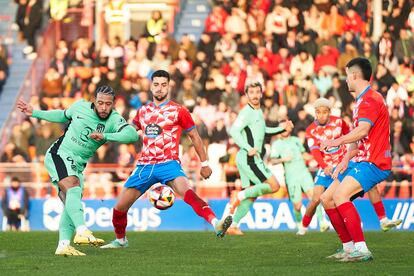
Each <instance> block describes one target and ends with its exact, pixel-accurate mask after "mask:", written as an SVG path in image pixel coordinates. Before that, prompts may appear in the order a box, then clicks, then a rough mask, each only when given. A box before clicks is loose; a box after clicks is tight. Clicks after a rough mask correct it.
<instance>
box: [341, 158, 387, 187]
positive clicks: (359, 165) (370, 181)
mask: <svg viewBox="0 0 414 276" xmlns="http://www.w3.org/2000/svg"><path fill="white" fill-rule="evenodd" d="M390 173H391V171H390V170H381V169H379V168H378V167H377V166H376V165H375V164H373V163H370V162H349V166H348V169H347V170H346V171H345V173H344V174H346V176H352V177H353V178H354V179H355V180H356V181H358V182H359V185H361V187H362V189H363V190H364V193H366V192H368V191H369V190H371V189H372V187H374V186H375V185H377V184H378V183H380V182H382V181H384V180H385V179H387V177H388V175H390ZM341 181H342V180H341Z"/></svg>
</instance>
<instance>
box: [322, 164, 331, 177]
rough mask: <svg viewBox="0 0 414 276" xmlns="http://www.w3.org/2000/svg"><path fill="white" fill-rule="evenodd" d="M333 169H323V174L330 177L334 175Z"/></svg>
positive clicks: (329, 166)
mask: <svg viewBox="0 0 414 276" xmlns="http://www.w3.org/2000/svg"><path fill="white" fill-rule="evenodd" d="M332 171H333V167H332V166H331V165H328V166H327V167H326V168H325V169H323V173H324V174H325V175H327V176H330V175H331V174H332Z"/></svg>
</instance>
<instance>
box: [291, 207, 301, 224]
mask: <svg viewBox="0 0 414 276" xmlns="http://www.w3.org/2000/svg"><path fill="white" fill-rule="evenodd" d="M293 214H294V215H295V221H296V222H298V223H300V222H301V221H302V213H301V212H300V211H297V210H295V209H293Z"/></svg>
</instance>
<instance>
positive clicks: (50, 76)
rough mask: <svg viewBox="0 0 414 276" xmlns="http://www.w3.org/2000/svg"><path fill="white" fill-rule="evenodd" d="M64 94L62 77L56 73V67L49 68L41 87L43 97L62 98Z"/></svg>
mask: <svg viewBox="0 0 414 276" xmlns="http://www.w3.org/2000/svg"><path fill="white" fill-rule="evenodd" d="M62 92H63V79H62V76H61V75H60V74H59V73H58V72H57V71H56V69H55V67H49V69H48V70H47V72H46V74H45V76H44V78H43V80H42V86H41V95H42V97H61V96H62Z"/></svg>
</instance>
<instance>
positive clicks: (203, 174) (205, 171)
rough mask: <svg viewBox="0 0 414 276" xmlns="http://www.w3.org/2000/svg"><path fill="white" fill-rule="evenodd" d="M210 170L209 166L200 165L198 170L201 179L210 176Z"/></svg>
mask: <svg viewBox="0 0 414 276" xmlns="http://www.w3.org/2000/svg"><path fill="white" fill-rule="evenodd" d="M212 172H213V171H212V170H211V168H210V166H206V167H201V170H200V175H201V177H202V178H203V179H207V178H209V177H210V175H211V174H212Z"/></svg>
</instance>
